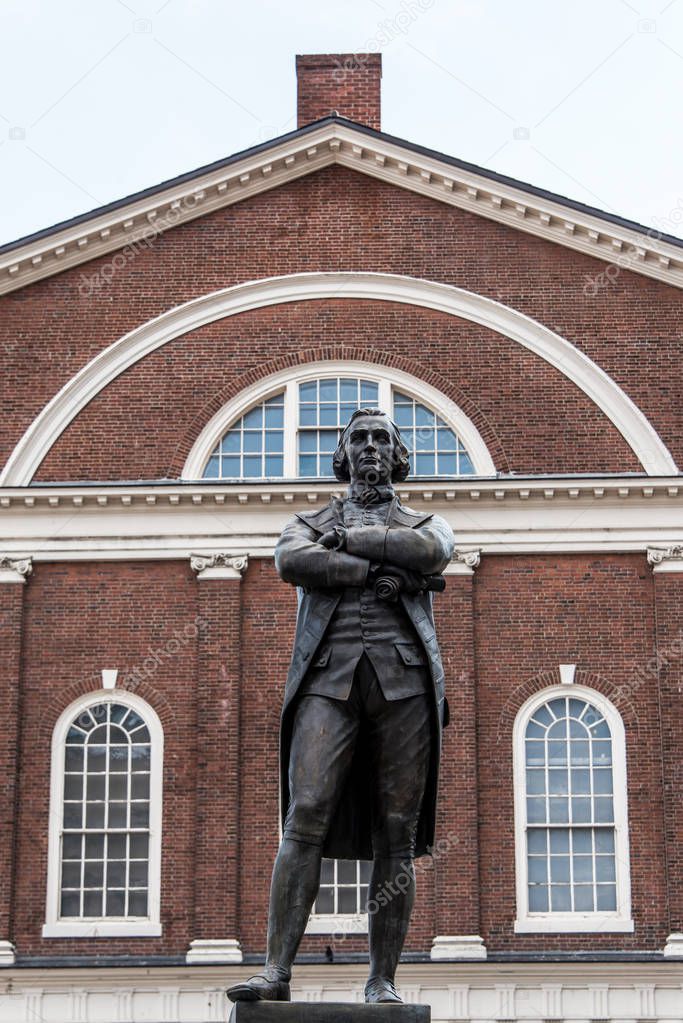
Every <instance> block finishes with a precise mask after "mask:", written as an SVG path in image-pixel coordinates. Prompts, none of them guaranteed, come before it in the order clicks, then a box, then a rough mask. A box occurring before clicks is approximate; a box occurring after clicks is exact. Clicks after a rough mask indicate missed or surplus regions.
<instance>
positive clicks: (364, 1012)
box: [230, 1002, 432, 1023]
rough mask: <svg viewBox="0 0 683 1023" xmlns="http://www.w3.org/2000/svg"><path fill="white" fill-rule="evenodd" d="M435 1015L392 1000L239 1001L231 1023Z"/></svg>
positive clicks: (355, 1021)
mask: <svg viewBox="0 0 683 1023" xmlns="http://www.w3.org/2000/svg"><path fill="white" fill-rule="evenodd" d="M431 1014H432V1011H431V1007H430V1006H429V1005H406V1004H402V1005H399V1004H398V1003H392V1002H380V1003H374V1004H371V1005H366V1004H365V1002H235V1004H234V1005H233V1008H232V1013H231V1015H230V1023H431Z"/></svg>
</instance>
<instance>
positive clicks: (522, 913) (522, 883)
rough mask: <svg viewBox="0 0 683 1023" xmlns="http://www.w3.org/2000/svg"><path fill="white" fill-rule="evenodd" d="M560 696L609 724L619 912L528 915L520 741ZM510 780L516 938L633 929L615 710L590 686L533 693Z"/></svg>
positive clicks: (517, 730)
mask: <svg viewBox="0 0 683 1023" xmlns="http://www.w3.org/2000/svg"><path fill="white" fill-rule="evenodd" d="M558 696H572V697H576V698H577V699H581V700H586V701H587V702H588V703H591V704H593V706H594V707H596V708H597V709H598V710H599V711H600V713H601V714H602V715H603V717H604V718H605V720H606V721H607V724H608V725H609V729H610V733H611V736H612V780H613V785H614V851H615V866H616V888H617V909H616V910H615V911H614V912H605V911H604V910H596V911H595V912H592V913H552V912H547V913H530V912H529V908H528V907H529V889H528V878H527V864H528V860H527V839H526V757H525V746H524V739H525V733H526V727H527V724H528V722H529V719H530V718H531V717H532V715H533V714H534V713H535V711H537V710H538V708H539V707H540V706H541V705H542V704H544V703H548V702H549V701H550V700H553V699H555V698H556V697H558ZM513 778H514V803H515V867H516V877H517V919H516V920H515V933H516V934H560V933H578V932H585V933H611V932H614V933H626V932H631V931H633V929H634V925H633V920H632V918H631V873H630V860H629V837H628V802H627V801H628V791H627V787H626V736H625V732H624V723H623V721H622V719H621V715H620V714H619V711H618V710H617V709H616V707H615V706H614V705H613V704H612V703H610V701H609V700H608V699H607V698H606V697H604V696H603V695H602V694H601V693H599V692H597V691H596V690H594V689H590V688H589V687H588V686H582V685H575V684H574V683H572V684H571V685H558V686H550V687H548V688H546V689H542V690H541V691H540V692H538V693H535V694H534V695H533V696H532V697H531V698H530V699H528V700H527V701H526V703H525V704H524V705H523V706H522V707H521V708H520V710H519V712H518V714H517V717H516V719H515V724H514V728H513ZM568 827H570V828H571V825H568Z"/></svg>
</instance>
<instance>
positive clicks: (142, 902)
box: [128, 891, 147, 916]
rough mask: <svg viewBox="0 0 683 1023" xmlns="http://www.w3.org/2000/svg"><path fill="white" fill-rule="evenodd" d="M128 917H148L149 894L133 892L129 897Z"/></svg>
mask: <svg viewBox="0 0 683 1023" xmlns="http://www.w3.org/2000/svg"><path fill="white" fill-rule="evenodd" d="M128 916H147V892H146V891H145V892H131V893H130V894H129V896H128Z"/></svg>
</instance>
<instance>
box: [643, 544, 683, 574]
mask: <svg viewBox="0 0 683 1023" xmlns="http://www.w3.org/2000/svg"><path fill="white" fill-rule="evenodd" d="M647 561H648V564H649V565H652V571H653V572H683V544H672V545H671V547H648V549H647Z"/></svg>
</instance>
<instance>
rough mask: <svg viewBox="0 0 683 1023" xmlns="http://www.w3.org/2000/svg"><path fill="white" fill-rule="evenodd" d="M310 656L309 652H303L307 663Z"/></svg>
mask: <svg viewBox="0 0 683 1023" xmlns="http://www.w3.org/2000/svg"><path fill="white" fill-rule="evenodd" d="M310 656H311V651H310V650H304V660H305V661H307V660H308V658H309V657H310Z"/></svg>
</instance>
